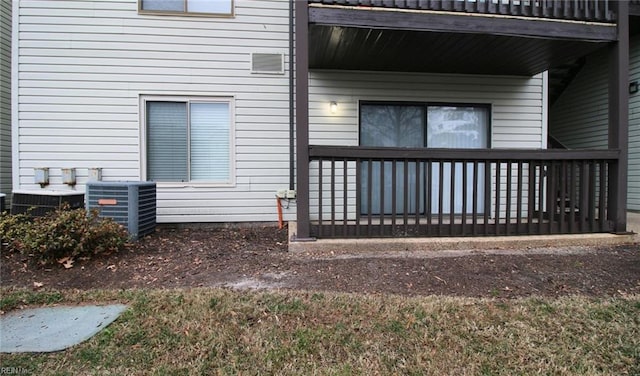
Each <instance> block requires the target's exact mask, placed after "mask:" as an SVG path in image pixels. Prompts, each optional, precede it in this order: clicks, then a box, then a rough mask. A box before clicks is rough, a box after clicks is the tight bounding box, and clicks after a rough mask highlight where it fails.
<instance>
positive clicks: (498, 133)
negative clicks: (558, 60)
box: [309, 70, 546, 219]
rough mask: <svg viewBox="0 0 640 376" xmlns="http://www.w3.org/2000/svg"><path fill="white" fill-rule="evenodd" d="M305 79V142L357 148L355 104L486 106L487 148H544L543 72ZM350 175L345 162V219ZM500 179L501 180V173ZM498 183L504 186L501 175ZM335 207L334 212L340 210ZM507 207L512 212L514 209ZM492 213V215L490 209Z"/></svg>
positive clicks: (317, 74) (318, 74)
mask: <svg viewBox="0 0 640 376" xmlns="http://www.w3.org/2000/svg"><path fill="white" fill-rule="evenodd" d="M309 76H310V83H309V102H310V103H309V143H310V144H312V145H340V146H356V145H358V143H359V134H358V108H359V103H360V101H382V102H384V101H387V102H388V101H395V102H427V103H443V104H470V103H473V104H479V105H488V106H490V108H491V113H490V114H489V116H490V124H491V126H490V128H491V132H490V139H489V144H490V145H491V147H492V148H516V149H543V148H545V147H546V139H545V138H546V129H545V128H546V119H545V115H544V114H545V109H544V103H545V98H544V97H545V93H546V88H545V80H544V78H543V77H544V74H539V75H537V76H535V77H531V78H529V77H512V76H477V75H455V74H417V73H387V72H354V71H320V70H314V71H311V72H310V73H309ZM333 101H335V102H337V104H338V108H337V112H336V113H335V114H333V113H331V111H330V108H329V104H330V103H331V102H333ZM317 169H318V167H317V164H312V167H311V171H310V181H311V184H312V187H311V192H310V202H311V207H310V209H311V217H312V219H317V216H318V213H317V208H318V200H319V197H318V187H317V185H318V182H319V181H318V171H317ZM324 173H325V174H327V175H325V176H328V174H330V172H329V171H328V170H325V171H324ZM355 174H356V169H355V164H354V163H350V164H349V165H348V166H347V175H348V178H349V179H350V181H351V183H349V184H348V186H347V195H348V202H349V203H350V204H349V207H348V208H347V210H348V211H349V213H348V217H349V218H350V219H353V218H354V216H355V202H356V198H355V196H356V186H355V179H354V176H355ZM336 176H337V178H336V189H337V190H338V192H341V190H342V187H341V186H342V184H343V181H342V176H343V171H342V167H341V166H339V168H338V170H337V171H336ZM502 176H503V177H505V174H502ZM504 181H505V183H506V177H505V180H504ZM328 189H329V187H328V186H326V187H324V191H325V192H327V191H328ZM492 194H495V193H492ZM502 197H504V193H503V195H502ZM337 200H338V201H340V200H342V198H337ZM492 202H493V201H492ZM513 202H515V200H514V201H513ZM328 204H329V202H326V203H323V205H325V206H326V205H328ZM340 205H341V204H339V205H338V211H340V210H341V206H340ZM511 209H512V210H515V206H513V207H512V208H511ZM492 210H494V211H495V209H494V208H492ZM500 210H501V212H502V213H504V212H505V211H506V208H504V207H502V208H501V209H500ZM339 214H340V213H339Z"/></svg>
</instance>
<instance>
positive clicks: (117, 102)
mask: <svg viewBox="0 0 640 376" xmlns="http://www.w3.org/2000/svg"><path fill="white" fill-rule="evenodd" d="M288 7H289V2H287V1H282V0H254V1H237V2H236V3H235V6H234V13H235V14H234V17H233V18H230V17H214V18H212V17H184V16H170V15H162V16H159V15H152V14H141V13H139V12H138V3H137V1H136V0H98V1H88V0H87V1H83V0H79V1H78V0H74V1H71V0H56V1H31V0H21V1H20V3H19V14H18V15H14V16H17V17H19V23H20V34H19V37H20V50H19V56H18V59H19V63H20V71H19V87H18V88H17V89H18V90H19V97H18V106H19V109H18V113H19V114H20V115H19V126H20V136H19V144H20V149H19V150H18V152H19V163H20V164H19V166H17V167H19V182H18V184H19V186H20V188H22V189H40V187H39V186H38V185H34V184H33V169H34V167H49V168H50V170H49V172H50V174H51V176H50V180H51V185H50V186H49V187H48V188H52V189H72V188H71V187H68V186H65V185H63V184H62V178H61V169H62V168H70V167H74V168H76V173H77V180H78V184H77V185H76V187H75V189H77V190H84V184H85V183H86V181H87V178H88V169H89V168H94V167H100V168H102V174H103V180H105V181H119V180H141V179H144V175H143V164H144V154H143V153H142V152H141V150H142V148H143V137H144V133H143V130H142V129H141V128H142V125H143V124H144V123H143V119H142V117H143V116H142V112H143V111H142V109H141V107H140V98H141V97H144V96H184V97H207V98H211V97H226V98H231V97H232V98H233V99H234V106H233V115H232V116H233V124H234V126H235V128H234V130H233V134H232V136H233V137H234V138H235V145H234V147H235V149H234V151H233V155H232V157H233V159H234V168H233V171H231V173H232V174H234V175H235V179H234V180H235V183H234V184H233V186H225V187H220V186H211V185H206V184H205V185H203V184H191V183H190V182H185V183H183V184H175V183H171V184H169V183H167V184H164V183H158V221H159V222H164V223H167V222H168V223H171V222H174V223H175V222H243V221H276V220H277V211H276V207H275V203H274V196H275V193H276V192H277V190H279V189H286V188H287V187H288V185H289V102H288V98H289V96H288V90H289V86H288V84H289V79H288V74H285V75H273V74H271V75H264V74H256V73H252V72H251V54H252V53H273V54H283V55H284V59H285V70H286V71H287V72H288V70H289V55H288V46H289V39H288V38H289V34H288V31H289V19H288V15H289V13H288ZM293 212H294V206H292V207H291V208H290V209H286V210H285V219H290V218H292V214H293Z"/></svg>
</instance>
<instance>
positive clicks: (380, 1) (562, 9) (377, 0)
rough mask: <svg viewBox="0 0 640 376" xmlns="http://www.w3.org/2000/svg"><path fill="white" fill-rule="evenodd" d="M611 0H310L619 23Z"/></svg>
mask: <svg viewBox="0 0 640 376" xmlns="http://www.w3.org/2000/svg"><path fill="white" fill-rule="evenodd" d="M610 2H611V0H575V1H574V0H572V1H566V0H414V1H409V0H309V3H320V4H326V5H345V6H367V7H381V8H397V9H416V10H431V11H446V12H466V13H480V14H497V15H506V16H520V17H537V18H554V19H563V20H575V21H594V22H615V20H616V15H615V13H614V12H613V11H612V10H611V7H610Z"/></svg>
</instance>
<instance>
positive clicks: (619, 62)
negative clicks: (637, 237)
mask: <svg viewBox="0 0 640 376" xmlns="http://www.w3.org/2000/svg"><path fill="white" fill-rule="evenodd" d="M611 4H612V6H614V7H615V8H617V9H615V11H616V14H617V15H618V41H617V42H614V43H613V44H612V45H611V47H610V50H609V149H618V150H620V155H619V157H618V162H617V163H616V164H615V166H614V167H613V168H612V169H611V170H610V171H609V197H608V201H609V204H608V209H609V211H608V215H607V217H608V219H609V220H610V221H613V231H614V232H615V233H625V232H626V231H627V168H628V149H629V83H628V81H629V3H628V2H626V1H614V2H611Z"/></svg>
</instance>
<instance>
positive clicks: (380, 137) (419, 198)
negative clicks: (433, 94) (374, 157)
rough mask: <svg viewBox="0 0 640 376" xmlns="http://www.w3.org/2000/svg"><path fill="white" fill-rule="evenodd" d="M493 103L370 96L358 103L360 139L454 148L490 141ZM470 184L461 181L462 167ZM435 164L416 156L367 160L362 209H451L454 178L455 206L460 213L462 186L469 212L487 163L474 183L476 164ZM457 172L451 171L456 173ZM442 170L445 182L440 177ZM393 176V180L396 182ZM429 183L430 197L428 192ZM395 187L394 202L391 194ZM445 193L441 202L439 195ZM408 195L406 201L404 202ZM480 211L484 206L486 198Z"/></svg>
mask: <svg viewBox="0 0 640 376" xmlns="http://www.w3.org/2000/svg"><path fill="white" fill-rule="evenodd" d="M488 135H489V107H488V106H474V105H430V104H404V103H375V102H367V103H361V105H360V145H361V146H372V147H407V148H409V147H410V148H422V147H424V148H450V149H469V148H487V147H489V141H488ZM464 169H466V170H467V179H466V181H467V185H466V186H463V184H462V182H463V170H464ZM442 170H443V171H442V174H441V172H440V164H438V163H434V164H433V165H432V167H431V168H428V166H427V165H426V164H425V163H420V164H419V165H418V166H416V162H408V163H404V162H403V163H396V166H393V162H380V161H372V162H364V163H362V165H361V173H360V174H361V175H360V177H361V187H362V188H361V192H360V208H361V210H360V211H361V214H374V215H378V214H381V213H384V214H391V213H396V214H400V213H404V212H405V211H407V212H408V213H417V212H419V213H424V212H425V204H426V203H427V202H429V203H430V207H431V210H430V211H431V212H432V213H437V212H440V211H441V212H442V213H451V208H452V202H451V201H452V197H451V185H452V184H454V190H453V193H454V196H453V210H454V213H462V210H463V207H465V206H464V205H463V190H466V200H467V202H466V208H467V209H466V211H467V212H468V213H470V212H471V211H472V210H473V208H472V204H471V202H472V200H473V197H474V196H477V197H479V198H480V197H482V198H483V197H484V194H485V192H484V169H483V166H479V169H478V172H477V173H478V177H477V179H476V181H477V185H476V186H475V187H474V185H473V181H474V178H473V174H474V169H473V165H472V164H463V163H462V162H451V161H447V162H444V163H443V164H442ZM452 174H453V176H452ZM441 175H442V184H440V178H441ZM394 181H395V184H394ZM427 184H431V189H430V191H431V197H430V198H428V197H426V192H428V191H429V190H427V188H426V187H427ZM393 193H395V207H394V205H393V198H392V195H393ZM441 194H442V196H443V197H442V208H440V207H439V202H440V200H439V196H440V195H441ZM405 201H406V202H405ZM477 202H478V207H477V208H476V210H477V212H479V213H481V212H483V211H484V207H483V206H482V205H483V203H484V200H483V199H479V200H477Z"/></svg>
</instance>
